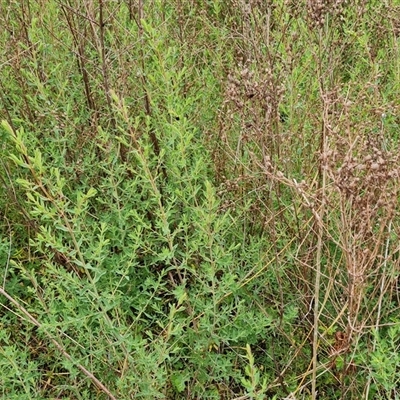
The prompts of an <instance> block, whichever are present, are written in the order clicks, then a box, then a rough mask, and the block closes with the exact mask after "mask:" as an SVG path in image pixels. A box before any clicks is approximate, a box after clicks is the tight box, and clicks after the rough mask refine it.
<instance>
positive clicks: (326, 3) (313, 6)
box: [307, 0, 347, 27]
mask: <svg viewBox="0 0 400 400" xmlns="http://www.w3.org/2000/svg"><path fill="white" fill-rule="evenodd" d="M346 3H347V1H346V0H308V2H307V12H308V17H309V19H310V22H311V25H312V26H315V27H322V26H323V25H324V24H325V21H326V18H327V16H328V15H335V16H341V15H342V13H343V8H344V6H345V4H346Z"/></svg>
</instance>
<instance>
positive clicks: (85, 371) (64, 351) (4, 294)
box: [0, 288, 117, 400]
mask: <svg viewBox="0 0 400 400" xmlns="http://www.w3.org/2000/svg"><path fill="white" fill-rule="evenodd" d="M0 294H2V295H3V296H4V297H6V298H7V299H8V300H10V302H11V303H12V304H14V305H15V307H17V308H18V310H20V311H21V312H22V313H23V314H24V315H25V316H26V317H27V318H28V319H29V320H30V321H31V322H32V323H33V324H34V325H35V326H37V327H38V328H42V324H41V323H40V322H39V321H38V320H37V319H36V318H35V317H34V316H33V315H32V314H30V313H29V312H28V311H27V310H26V309H25V308H24V307H23V306H22V305H21V304H19V303H18V301H17V300H15V299H14V298H13V297H12V296H10V295H9V294H8V293H7V292H6V291H5V290H4V289H3V288H0ZM44 333H45V334H46V336H47V337H48V338H49V339H50V340H51V342H52V343H53V344H54V346H56V347H57V349H58V350H59V351H60V352H61V353H62V354H63V356H64V357H65V358H66V359H67V360H68V361H71V362H72V363H73V364H75V365H76V366H77V367H78V368H79V369H80V370H81V371H82V372H83V373H84V374H85V375H86V376H87V377H88V378H89V379H90V380H91V381H92V382H93V383H94V384H95V385H96V386H97V387H98V388H99V389H100V390H101V391H102V392H104V393H105V394H106V395H107V396H108V397H109V398H110V399H111V400H117V398H116V397H115V396H114V395H113V394H112V393H111V392H110V390H109V389H108V388H107V387H106V386H104V384H103V383H101V382H100V381H99V380H98V379H97V378H96V377H95V376H94V375H93V373H92V372H90V371H89V370H87V369H86V368H85V367H84V366H83V365H81V364H79V363H76V362H75V361H74V360H73V359H72V357H71V356H70V355H69V353H67V351H66V350H65V349H64V347H63V346H62V345H61V344H60V343H58V342H57V340H55V339H54V338H52V337H51V336H50V334H49V333H48V332H46V331H45V330H44Z"/></svg>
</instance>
